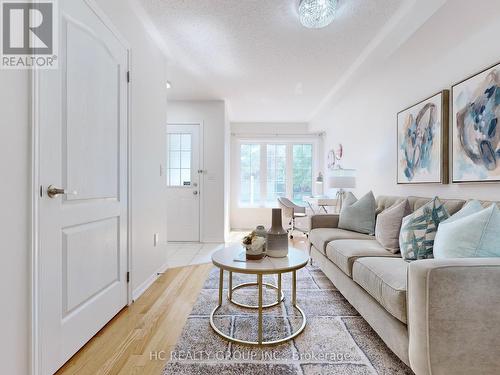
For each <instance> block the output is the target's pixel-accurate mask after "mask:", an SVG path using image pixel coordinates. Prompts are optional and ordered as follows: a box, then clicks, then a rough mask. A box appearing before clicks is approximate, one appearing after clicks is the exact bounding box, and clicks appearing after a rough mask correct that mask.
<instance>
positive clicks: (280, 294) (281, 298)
mask: <svg viewBox="0 0 500 375" xmlns="http://www.w3.org/2000/svg"><path fill="white" fill-rule="evenodd" d="M232 284H233V272H231V271H230V272H229V290H228V294H227V299H228V301H229V302H231V303H232V304H234V305H236V306H239V307H244V308H249V309H257V310H258V321H259V324H258V332H257V335H258V339H257V341H246V340H240V339H237V338H235V337H232V336H229V335H226V334H225V333H224V332H222V331H221V330H219V329H218V328H217V326H216V325H215V323H214V316H215V313H216V312H217V311H218V310H219V309H220V308H221V307H222V296H223V289H224V288H223V287H224V270H223V269H222V268H221V269H220V273H219V304H218V305H217V306H216V307H215V308H214V309H213V310H212V312H211V313H210V326H211V327H212V329H213V330H214V331H215V333H217V334H218V335H219V336H221V337H223V338H224V339H226V340H228V341H230V342H233V343H237V344H242V345H250V346H264V345H277V344H281V343H284V342H287V341H289V340H291V339H293V338H295V337H297V336H298V335H299V334H301V333H302V331H303V330H304V328H305V327H306V322H307V319H306V315H305V314H304V311H303V310H302V309H301V308H300V307H299V306H298V305H297V273H296V271H292V306H293V307H294V308H296V309H297V310H298V312H299V313H300V315H301V316H302V324H301V326H300V328H299V329H298V330H297V331H295V332H294V333H292V334H291V335H289V336H287V337H284V338H282V339H278V340H272V341H264V340H263V334H262V310H263V309H265V308H271V307H274V306H278V305H279V304H280V303H281V302H283V301H284V299H285V296H284V294H283V291H282V289H281V273H278V286H275V285H272V284H269V283H263V282H262V274H257V282H256V283H243V284H239V285H237V286H235V287H233V285H232ZM264 285H265V286H267V287H269V288H272V289H276V290H277V298H276V301H275V302H273V303H270V304H267V305H263V301H262V288H263V286H264ZM249 286H258V295H259V302H258V305H257V306H255V305H246V304H243V303H239V302H237V301H234V300H233V292H234V291H235V290H237V289H241V288H245V287H249Z"/></svg>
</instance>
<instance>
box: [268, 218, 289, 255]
mask: <svg viewBox="0 0 500 375" xmlns="http://www.w3.org/2000/svg"><path fill="white" fill-rule="evenodd" d="M272 215H273V216H272V226H271V229H269V230H268V231H267V246H266V247H267V251H266V253H267V255H268V256H270V257H273V258H283V257H286V256H287V255H288V233H287V231H286V230H284V229H283V225H282V223H281V208H273V213H272Z"/></svg>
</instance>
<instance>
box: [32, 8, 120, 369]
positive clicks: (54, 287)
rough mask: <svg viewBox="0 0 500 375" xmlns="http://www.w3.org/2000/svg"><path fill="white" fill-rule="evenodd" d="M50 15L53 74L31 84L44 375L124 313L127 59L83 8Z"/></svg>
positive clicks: (41, 74) (91, 13)
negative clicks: (54, 18) (55, 29)
mask: <svg viewBox="0 0 500 375" xmlns="http://www.w3.org/2000/svg"><path fill="white" fill-rule="evenodd" d="M59 7H60V20H59V21H60V22H59V25H60V30H59V37H60V56H59V69H58V70H53V71H40V72H39V73H38V78H37V81H36V82H37V89H36V90H37V98H38V121H39V168H40V169H39V180H40V184H41V187H40V198H39V241H40V243H39V268H38V272H39V276H38V291H39V302H38V315H39V346H38V350H39V369H40V373H41V374H44V375H45V374H52V373H54V372H55V371H56V370H57V369H58V368H59V367H60V366H62V365H63V364H64V363H65V362H66V361H67V360H68V359H69V358H70V357H71V356H72V355H73V354H75V353H76V352H77V351H78V350H79V349H80V348H81V347H82V346H83V345H84V344H85V343H86V342H87V341H88V340H89V339H90V338H92V336H94V335H95V334H96V333H97V332H98V331H99V330H100V329H101V328H102V327H103V326H104V325H105V324H106V323H107V322H108V321H109V320H110V319H111V318H113V316H115V315H116V314H117V313H118V312H119V311H120V310H121V309H122V308H123V307H124V306H126V304H127V139H128V138H127V121H128V120H127V116H128V115H127V112H128V110H127V105H128V104H127V102H128V94H127V92H128V91H127V69H128V52H127V48H126V47H124V46H123V45H122V44H121V43H120V41H119V40H118V39H117V37H116V36H115V35H114V34H113V32H112V31H111V30H110V29H109V28H108V27H107V26H106V24H104V23H103V21H102V20H101V18H100V17H99V16H98V15H97V14H96V13H95V12H94V11H93V10H92V9H91V8H90V7H89V5H87V2H85V1H84V0H64V1H60V2H59ZM49 187H52V188H59V189H65V190H66V191H65V192H62V191H57V190H54V189H49ZM49 192H52V193H55V194H56V195H53V196H52V197H51V195H52V194H49Z"/></svg>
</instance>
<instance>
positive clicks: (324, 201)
mask: <svg viewBox="0 0 500 375" xmlns="http://www.w3.org/2000/svg"><path fill="white" fill-rule="evenodd" d="M304 201H305V202H307V204H308V205H309V208H310V209H311V210H312V212H313V213H316V211H315V210H314V207H313V206H317V207H319V208H320V210H321V209H323V211H325V213H328V210H327V209H326V208H327V207H335V206H337V202H338V199H335V198H327V197H304Z"/></svg>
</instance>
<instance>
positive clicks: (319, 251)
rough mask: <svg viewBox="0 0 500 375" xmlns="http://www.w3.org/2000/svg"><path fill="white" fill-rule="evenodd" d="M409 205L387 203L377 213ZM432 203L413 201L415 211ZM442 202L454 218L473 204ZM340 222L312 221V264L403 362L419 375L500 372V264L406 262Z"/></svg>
mask: <svg viewBox="0 0 500 375" xmlns="http://www.w3.org/2000/svg"><path fill="white" fill-rule="evenodd" d="M402 199H405V198H402V197H388V196H382V197H379V198H377V205H378V209H377V211H378V212H381V211H382V210H384V209H385V208H388V207H390V206H391V205H392V204H394V203H396V202H398V201H400V200H402ZM430 200H431V199H430V198H419V197H408V201H409V203H410V207H411V209H412V211H414V210H416V209H418V208H419V207H421V206H423V205H424V204H425V203H427V202H428V201H430ZM441 201H442V202H444V204H445V206H446V208H447V209H448V211H449V212H450V214H454V213H455V212H457V211H458V210H460V208H461V207H462V206H463V205H464V204H465V201H462V200H441ZM487 203H488V202H484V204H485V205H486V204H487ZM338 219H339V216H338V215H314V216H313V217H312V218H311V232H310V234H309V240H310V244H311V257H312V261H313V262H314V264H315V265H316V266H318V267H320V268H321V269H322V270H323V272H324V273H325V274H326V275H327V276H328V277H329V278H330V279H331V281H332V282H333V283H334V284H335V286H336V287H337V288H338V289H339V291H340V292H341V293H342V294H343V295H344V297H345V298H346V299H347V300H348V301H349V302H350V303H351V304H352V305H353V306H354V307H355V308H356V309H357V310H358V312H359V313H360V314H361V315H362V316H363V317H364V318H365V319H366V321H367V322H368V323H369V324H370V325H371V326H372V328H373V329H374V330H375V331H376V332H377V333H378V334H379V336H380V337H381V338H382V340H383V341H384V342H385V343H386V344H387V346H388V347H389V348H390V349H391V350H392V351H393V352H394V353H395V354H396V355H397V356H398V357H399V358H400V359H401V360H402V361H403V362H405V363H406V364H407V365H408V366H410V367H411V368H412V370H413V371H414V372H415V373H416V374H417V375H424V374H432V375H438V374H453V375H458V374H467V375H472V374H481V375H486V374H500V258H470V259H441V260H437V259H426V260H417V261H413V262H406V261H404V260H403V259H402V258H401V255H400V254H392V253H391V252H390V251H388V250H386V249H385V248H383V247H382V246H381V245H380V244H379V243H378V242H377V241H376V240H375V238H374V237H373V236H369V235H365V234H360V233H355V232H351V231H347V230H343V229H339V228H337V225H338ZM499 235H500V233H499Z"/></svg>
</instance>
